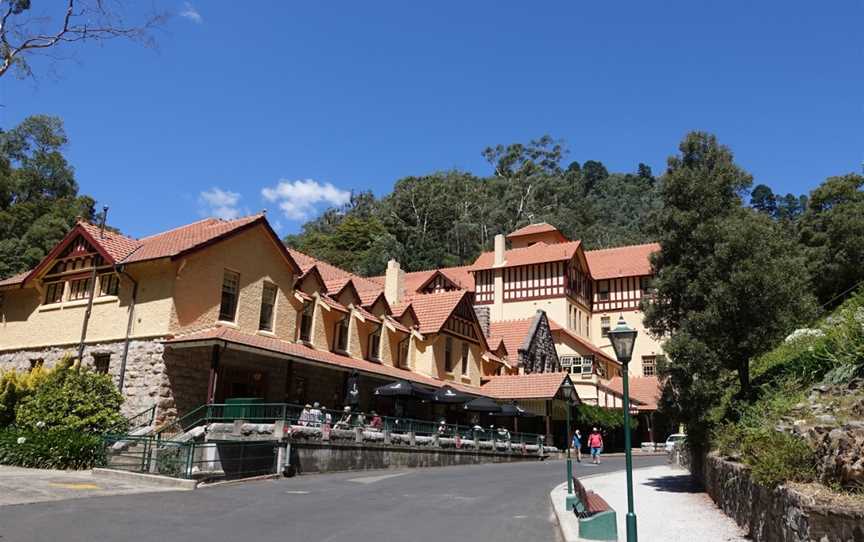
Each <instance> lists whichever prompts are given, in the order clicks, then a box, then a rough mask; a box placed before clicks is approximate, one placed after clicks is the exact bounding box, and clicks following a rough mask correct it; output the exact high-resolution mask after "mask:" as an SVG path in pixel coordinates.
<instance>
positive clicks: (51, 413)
mask: <svg viewBox="0 0 864 542" xmlns="http://www.w3.org/2000/svg"><path fill="white" fill-rule="evenodd" d="M122 404H123V396H122V395H121V394H120V392H119V391H117V388H115V386H114V383H113V382H112V381H111V377H110V376H108V375H105V374H99V373H95V372H93V371H91V370H88V369H85V368H77V367H70V366H69V365H68V364H66V363H63V364H61V365H59V366H58V367H57V368H55V369H54V370H52V371H51V373H50V374H49V375H48V376H47V377H46V378H45V379H44V380H42V381H41V382H40V383H39V384H38V386H37V387H36V389H35V390H34V391H33V393H32V394H30V395H28V396H26V397H24V398H23V399H22V400H21V401H20V402H19V404H18V406H17V408H16V415H15V425H16V426H17V427H19V428H21V429H25V430H26V429H29V430H35V429H37V428H40V427H44V428H46V429H49V430H51V429H60V430H69V431H81V432H86V433H96V434H103V433H108V432H112V433H124V432H125V431H126V429H127V427H126V425H127V422H126V419H125V418H124V417H123V416H122V415H121V414H120V406H121V405H122Z"/></svg>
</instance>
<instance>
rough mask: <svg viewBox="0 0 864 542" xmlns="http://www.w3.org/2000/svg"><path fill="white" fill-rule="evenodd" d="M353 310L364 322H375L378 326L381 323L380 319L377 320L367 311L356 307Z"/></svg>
mask: <svg viewBox="0 0 864 542" xmlns="http://www.w3.org/2000/svg"><path fill="white" fill-rule="evenodd" d="M354 310H355V311H357V312H359V313H360V315H361V316H363V318H365V319H366V320H369V321H370V322H375V323H376V324H380V323H381V319H380V318H378V317H377V316H375V315H374V314H372V313H371V312H369V311H367V310H366V309H364V308H363V307H357V306H355V307H354Z"/></svg>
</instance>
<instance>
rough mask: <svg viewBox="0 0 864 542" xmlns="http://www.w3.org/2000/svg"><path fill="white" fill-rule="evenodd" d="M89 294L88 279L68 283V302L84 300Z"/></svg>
mask: <svg viewBox="0 0 864 542" xmlns="http://www.w3.org/2000/svg"><path fill="white" fill-rule="evenodd" d="M89 294H90V278H89V277H88V278H86V279H77V280H73V281H70V282H69V300H70V301H74V300H76V299H85V298H86V297H87V296H88V295H89Z"/></svg>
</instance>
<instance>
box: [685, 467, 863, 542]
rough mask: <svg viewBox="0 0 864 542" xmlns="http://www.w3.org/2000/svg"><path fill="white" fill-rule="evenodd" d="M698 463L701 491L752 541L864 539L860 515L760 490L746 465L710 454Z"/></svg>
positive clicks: (789, 491)
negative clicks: (702, 481)
mask: <svg viewBox="0 0 864 542" xmlns="http://www.w3.org/2000/svg"><path fill="white" fill-rule="evenodd" d="M702 464H703V467H704V483H705V490H706V491H707V492H708V494H709V495H710V496H711V498H712V499H714V502H715V503H717V505H718V506H719V507H720V508H721V509H722V510H723V511H724V512H725V513H726V515H728V516H730V517H731V518H733V519H734V520H735V521H736V522H737V523H738V525H740V526H741V527H743V528H745V529H748V530H749V531H750V536H751V538H752V539H753V540H754V541H755V542H763V541H764V542H805V541H810V540H818V541H819V542H835V541H837V542H861V541H864V511H860V510H859V511H855V510H843V509H838V508H837V507H831V506H828V505H826V504H822V503H818V502H816V500H815V499H813V498H812V497H809V496H807V495H805V494H804V493H802V492H801V491H798V490H796V489H793V488H790V487H786V486H780V487H778V488H775V489H769V488H766V487H764V486H760V485H758V484H756V483H754V482H753V480H752V479H751V477H750V472H749V469H748V468H747V467H746V466H744V465H742V464H740V463H733V462H731V461H726V460H724V459H722V458H721V457H719V456H717V455H715V454H711V455H709V456H708V457H707V458H705V460H704V461H703V462H702Z"/></svg>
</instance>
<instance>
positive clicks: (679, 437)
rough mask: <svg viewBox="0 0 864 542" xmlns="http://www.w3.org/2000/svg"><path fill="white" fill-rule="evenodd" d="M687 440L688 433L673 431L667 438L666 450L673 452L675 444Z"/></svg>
mask: <svg viewBox="0 0 864 542" xmlns="http://www.w3.org/2000/svg"><path fill="white" fill-rule="evenodd" d="M685 440H687V435H685V434H684V433H673V434H671V435H669V438H667V439H666V452H668V453H672V452H673V451H674V450H675V444H676V443H679V442H684V441H685Z"/></svg>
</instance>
